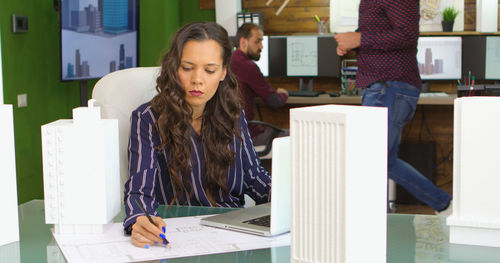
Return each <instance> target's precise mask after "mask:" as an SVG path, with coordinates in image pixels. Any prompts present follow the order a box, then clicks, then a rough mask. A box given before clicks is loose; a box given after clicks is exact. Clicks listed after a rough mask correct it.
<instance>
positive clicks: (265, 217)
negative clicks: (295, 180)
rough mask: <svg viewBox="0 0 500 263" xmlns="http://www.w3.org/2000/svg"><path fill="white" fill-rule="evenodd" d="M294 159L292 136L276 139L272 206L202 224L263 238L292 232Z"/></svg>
mask: <svg viewBox="0 0 500 263" xmlns="http://www.w3.org/2000/svg"><path fill="white" fill-rule="evenodd" d="M291 159H292V153H291V146H290V136H287V137H281V138H276V139H274V141H273V149H272V191H271V203H266V204H261V205H257V206H253V207H248V208H243V209H239V210H236V211H231V212H228V213H224V214H220V215H215V216H210V217H206V218H204V219H202V220H201V224H202V225H206V226H214V227H219V228H224V229H230V230H235V231H240V232H245V233H249V234H255V235H259V236H275V235H279V234H282V233H286V232H288V231H290V216H291V211H290V209H291V208H290V206H291V202H290V199H291V175H292V170H291V165H292V161H291Z"/></svg>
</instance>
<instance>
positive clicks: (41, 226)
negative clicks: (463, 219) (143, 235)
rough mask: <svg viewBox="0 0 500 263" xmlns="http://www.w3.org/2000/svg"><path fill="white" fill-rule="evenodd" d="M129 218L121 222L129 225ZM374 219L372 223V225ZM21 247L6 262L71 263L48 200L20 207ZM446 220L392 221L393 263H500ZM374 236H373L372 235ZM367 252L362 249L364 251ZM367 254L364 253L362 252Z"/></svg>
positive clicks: (269, 254)
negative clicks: (48, 216)
mask: <svg viewBox="0 0 500 263" xmlns="http://www.w3.org/2000/svg"><path fill="white" fill-rule="evenodd" d="M230 210H231V209H229V208H210V207H185V206H184V207H182V206H173V207H171V208H170V209H169V208H168V207H167V206H160V207H159V209H158V212H159V214H160V216H162V217H181V216H193V215H205V214H216V213H222V212H226V211H230ZM123 217H124V214H123V213H122V214H120V215H118V216H117V217H116V218H115V222H120V221H122V220H123ZM369 218H370V217H369V215H366V219H367V220H369ZM19 221H20V222H19V226H20V241H19V242H15V243H11V244H8V245H4V246H0V262H9V263H10V262H49V263H54V262H57V263H59V262H66V260H65V259H64V256H63V255H62V253H61V251H60V249H59V247H58V246H57V244H56V243H55V241H54V239H53V237H52V234H51V233H50V228H51V227H52V226H51V225H46V224H45V218H44V209H43V201H42V200H33V201H30V202H27V203H24V204H22V205H20V206H19ZM445 221H446V220H445V217H440V216H431V215H401V214H388V216H387V262H396V263H411V262H416V263H419V262H426V263H427V262H433V263H441V262H480V263H490V262H491V263H493V262H500V248H490V247H479V246H467V245H456V244H449V242H448V236H449V228H448V227H447V226H446V223H445ZM366 234H367V235H369V234H370V233H366ZM360 249H361V248H360ZM360 253H362V251H360ZM155 262H169V263H171V262H176V263H177V262H214V263H215V262H264V263H265V262H273V263H277V262H290V247H288V246H287V247H277V248H271V249H259V250H251V251H241V252H233V253H224V254H215V255H206V256H196V257H186V258H177V259H169V260H168V261H167V260H159V261H155Z"/></svg>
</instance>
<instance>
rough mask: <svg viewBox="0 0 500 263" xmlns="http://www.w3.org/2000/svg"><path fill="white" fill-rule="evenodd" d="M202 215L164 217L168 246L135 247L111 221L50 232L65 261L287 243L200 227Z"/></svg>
mask: <svg viewBox="0 0 500 263" xmlns="http://www.w3.org/2000/svg"><path fill="white" fill-rule="evenodd" d="M203 217H206V216H194V217H176V218H169V219H164V221H165V223H166V225H167V231H166V234H165V235H166V237H167V239H168V240H169V241H170V244H171V246H172V247H171V248H167V247H164V246H152V247H150V248H149V249H146V248H138V247H136V246H134V245H133V244H132V242H131V241H130V237H129V236H125V235H124V233H123V226H122V224H121V223H114V224H113V225H112V226H111V227H110V229H109V230H108V231H106V232H105V233H104V234H94V235H79V236H76V235H58V234H55V233H53V234H54V238H55V239H56V242H57V244H58V245H59V248H60V249H61V251H62V252H63V254H64V256H65V258H66V260H67V261H68V262H90V263H97V262H136V261H145V260H157V259H169V258H177V257H190V256H199V255H207V254H219V253H227V252H236V251H243V250H254V249H261V248H269V247H280V246H287V245H290V234H289V233H287V234H283V235H279V236H276V237H260V236H255V235H250V234H245V233H240V232H236V231H230V230H224V229H218V228H213V227H207V226H202V225H200V219H201V218H203Z"/></svg>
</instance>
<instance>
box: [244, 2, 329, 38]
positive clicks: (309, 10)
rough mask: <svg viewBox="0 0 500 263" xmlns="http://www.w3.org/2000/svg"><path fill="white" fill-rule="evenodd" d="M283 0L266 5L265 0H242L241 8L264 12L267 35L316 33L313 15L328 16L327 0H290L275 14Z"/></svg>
mask: <svg viewBox="0 0 500 263" xmlns="http://www.w3.org/2000/svg"><path fill="white" fill-rule="evenodd" d="M283 1H284V0H274V1H273V2H272V4H271V5H270V6H266V5H265V3H266V2H267V0H244V1H243V8H246V9H247V10H248V11H249V12H263V13H264V32H265V34H267V35H279V34H297V33H298V34H300V33H316V32H317V24H316V21H315V20H314V16H315V15H317V16H319V17H320V18H325V17H329V16H330V2H329V1H328V0H302V1H299V0H292V1H290V2H289V4H288V5H287V7H286V8H285V9H284V10H283V12H281V14H280V15H279V16H276V14H275V13H276V11H277V10H278V9H279V7H280V6H281V4H282V3H283Z"/></svg>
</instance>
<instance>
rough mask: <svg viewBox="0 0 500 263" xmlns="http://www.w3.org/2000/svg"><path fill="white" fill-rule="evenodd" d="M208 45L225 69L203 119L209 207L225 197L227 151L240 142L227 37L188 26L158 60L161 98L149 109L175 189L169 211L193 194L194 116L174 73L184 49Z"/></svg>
mask: <svg viewBox="0 0 500 263" xmlns="http://www.w3.org/2000/svg"><path fill="white" fill-rule="evenodd" d="M207 40H215V41H216V42H217V43H219V45H220V46H221V52H222V64H223V67H224V68H226V69H227V73H226V77H225V78H224V80H223V81H221V82H220V83H219V87H218V88H217V91H216V93H215V95H214V96H213V97H212V99H210V100H209V101H208V102H207V104H206V106H205V109H204V112H203V115H202V118H203V119H202V127H201V138H202V147H203V151H204V153H203V154H202V155H203V156H204V157H205V163H206V178H205V180H204V185H203V187H204V190H205V192H206V193H207V196H208V198H209V201H210V203H211V205H215V204H216V203H217V199H218V198H217V196H219V195H222V194H228V190H227V187H226V174H227V172H228V170H229V167H230V165H231V164H233V163H234V161H235V153H234V151H231V149H230V148H229V144H230V143H231V142H232V140H233V138H234V136H236V137H237V138H238V139H240V140H242V139H241V136H240V135H239V128H238V127H239V125H238V119H239V117H240V114H241V103H240V99H239V93H238V85H237V83H238V82H237V80H236V78H235V77H234V75H233V74H232V73H231V70H230V68H229V63H230V61H231V50H232V47H231V43H230V42H229V38H228V35H227V31H226V30H225V29H224V28H223V27H221V26H220V25H218V24H216V23H213V22H196V23H190V24H187V25H185V26H183V27H182V28H181V29H179V31H177V32H176V33H175V35H174V37H173V39H172V41H171V43H170V49H169V51H168V52H167V54H165V56H164V57H163V59H162V62H161V73H160V76H159V77H158V78H157V79H156V89H157V91H158V93H159V94H158V95H156V96H155V97H154V98H153V100H152V103H151V104H152V107H153V110H154V111H155V112H156V113H157V114H158V115H159V117H158V120H157V121H156V123H155V125H156V129H157V131H158V133H159V136H160V140H161V143H160V145H159V147H158V149H157V150H159V151H164V150H166V152H167V158H168V162H169V163H168V172H169V175H170V179H171V181H172V183H173V186H174V189H175V193H174V198H173V199H172V200H171V202H170V204H171V205H172V204H173V203H174V201H175V200H177V198H178V196H179V195H180V194H181V193H185V192H189V197H191V196H192V194H193V186H192V184H191V182H190V180H189V177H190V173H191V162H190V161H191V152H192V150H193V147H194V146H193V144H192V142H191V137H192V126H191V121H192V114H193V110H192V108H191V107H190V105H189V104H188V103H187V102H186V100H185V97H186V93H185V90H184V88H183V87H182V86H181V84H180V81H179V78H178V75H177V70H178V68H179V66H180V63H181V57H182V50H183V48H184V46H185V45H186V43H187V42H189V41H200V42H201V41H207ZM214 52H215V51H214ZM186 201H187V200H186Z"/></svg>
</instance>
